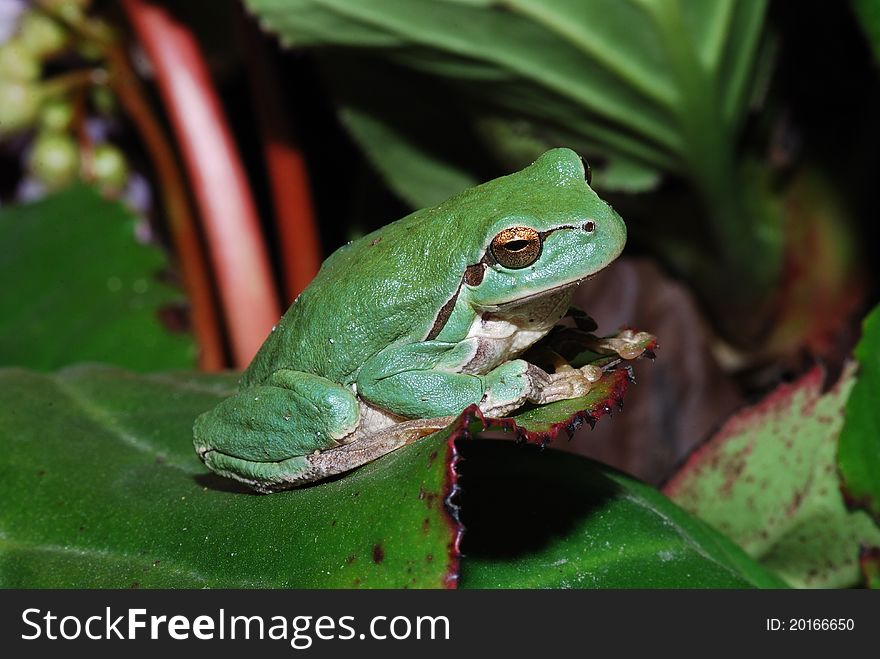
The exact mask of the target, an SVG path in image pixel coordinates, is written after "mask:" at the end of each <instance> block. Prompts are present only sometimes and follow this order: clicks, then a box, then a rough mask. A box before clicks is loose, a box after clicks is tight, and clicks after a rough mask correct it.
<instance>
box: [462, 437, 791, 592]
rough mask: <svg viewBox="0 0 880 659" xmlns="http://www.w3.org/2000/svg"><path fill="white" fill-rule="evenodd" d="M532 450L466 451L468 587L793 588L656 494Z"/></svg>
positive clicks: (483, 445) (493, 445)
mask: <svg viewBox="0 0 880 659" xmlns="http://www.w3.org/2000/svg"><path fill="white" fill-rule="evenodd" d="M532 448H534V447H518V446H514V445H511V444H508V443H501V442H476V443H474V444H473V445H471V444H464V445H462V446H461V452H462V455H463V457H464V460H463V461H462V465H461V471H462V476H461V485H462V488H463V492H464V493H463V496H462V498H461V506H462V521H463V523H464V525H465V528H466V529H467V530H466V532H465V535H464V542H463V543H462V551H463V552H464V555H465V559H463V560H462V563H461V580H460V584H461V587H464V588H746V587H764V588H779V587H784V586H785V584H784V582H782V581H780V580H779V579H778V578H776V577H774V576H772V575H771V574H769V573H768V572H767V571H766V570H765V569H764V568H762V567H760V566H759V565H758V564H756V563H755V562H754V561H752V560H751V559H749V558H748V557H747V556H746V555H745V554H744V553H743V552H742V550H741V549H740V548H739V547H737V546H735V545H734V544H733V543H732V542H730V541H729V540H728V539H726V538H725V537H723V536H722V535H720V534H719V533H718V532H716V531H715V530H714V529H712V528H710V527H709V526H707V525H706V524H704V523H702V522H700V521H699V520H697V519H695V518H693V517H691V516H690V515H689V514H687V513H686V512H684V511H683V510H682V509H681V508H679V507H678V506H676V505H675V504H674V503H672V502H671V501H670V500H669V499H667V498H666V497H664V496H663V495H662V494H660V493H659V492H657V491H656V490H655V489H653V488H651V487H648V486H647V485H644V484H643V483H639V482H638V481H636V480H634V479H632V478H628V477H626V476H624V475H622V474H620V473H618V472H615V471H614V470H613V469H609V468H608V467H605V466H602V465H599V464H598V463H595V462H592V461H590V460H587V459H585V458H580V457H574V456H572V455H571V454H569V453H562V452H560V451H553V450H546V451H543V452H541V451H540V449H535V450H527V449H532Z"/></svg>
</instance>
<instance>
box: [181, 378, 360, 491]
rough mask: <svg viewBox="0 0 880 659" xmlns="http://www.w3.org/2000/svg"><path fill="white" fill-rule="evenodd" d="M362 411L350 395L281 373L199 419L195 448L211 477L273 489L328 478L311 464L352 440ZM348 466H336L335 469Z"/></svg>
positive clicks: (325, 382) (327, 384)
mask: <svg viewBox="0 0 880 659" xmlns="http://www.w3.org/2000/svg"><path fill="white" fill-rule="evenodd" d="M360 411H361V410H360V405H359V404H358V400H357V398H356V397H355V396H354V394H353V393H352V391H351V390H350V389H347V388H346V387H343V386H341V385H339V384H337V383H335V382H332V381H330V380H328V379H326V378H323V377H320V376H317V375H314V374H312V373H304V372H300V371H291V370H279V371H276V372H275V373H273V374H272V375H271V376H270V377H269V379H268V380H267V381H266V382H265V383H264V384H261V385H258V386H253V387H247V388H245V389H242V390H241V391H239V392H238V393H237V394H235V395H234V396H231V397H229V398H227V399H226V400H224V401H222V402H221V403H220V404H218V405H217V406H216V407H215V408H214V409H212V410H210V411H208V412H206V413H204V414H202V415H201V416H200V417H199V418H198V419H197V420H196V422H195V425H194V427H193V434H194V440H193V443H194V445H195V448H196V451H197V452H198V454H199V456H200V457H201V458H202V460H204V462H205V464H206V465H208V467H210V468H211V469H212V470H213V471H215V472H217V473H219V474H221V475H224V476H228V477H231V478H234V479H236V480H239V481H242V482H244V483H247V484H248V485H250V486H251V487H253V488H254V489H257V490H260V491H272V490H277V489H281V488H284V487H291V486H294V485H299V484H302V483H307V482H310V481H314V480H318V479H320V478H324V477H326V476H328V475H330V474H329V473H326V469H324V468H319V467H316V466H315V464H314V460H313V459H312V458H313V454H314V453H315V452H320V451H323V450H328V449H332V448H333V447H336V446H339V445H341V444H343V443H344V442H346V441H350V439H349V438H351V437H352V436H353V434H354V433H355V432H356V430H357V427H358V423H359V421H360V417H361V415H360ZM352 466H356V465H352ZM352 466H349V467H345V468H344V467H343V466H342V465H341V464H340V465H337V467H338V471H345V470H346V469H351V468H352Z"/></svg>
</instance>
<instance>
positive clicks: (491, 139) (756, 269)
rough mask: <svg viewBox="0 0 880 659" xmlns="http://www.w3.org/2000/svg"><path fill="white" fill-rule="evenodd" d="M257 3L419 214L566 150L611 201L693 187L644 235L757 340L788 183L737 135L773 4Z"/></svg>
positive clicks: (652, 217)
mask: <svg viewBox="0 0 880 659" xmlns="http://www.w3.org/2000/svg"><path fill="white" fill-rule="evenodd" d="M245 4H246V6H247V7H248V8H249V9H250V11H251V12H253V13H254V14H255V15H256V16H257V18H258V19H259V21H260V24H261V25H262V26H263V27H264V28H265V29H267V30H269V31H271V32H273V33H275V34H277V35H278V36H279V38H280V40H281V42H282V43H283V44H285V45H288V46H291V47H301V48H311V49H313V50H314V53H315V57H316V59H317V60H318V61H319V62H322V63H323V70H324V74H325V78H326V79H327V81H328V87H329V88H330V90H331V92H332V93H333V94H334V95H335V97H336V101H337V105H338V106H339V108H340V114H341V116H342V118H343V120H344V122H345V123H346V125H347V126H348V127H349V128H350V131H351V133H352V135H353V136H354V137H355V139H356V140H357V141H358V142H359V143H360V145H361V146H362V148H363V150H364V151H365V153H366V154H367V156H368V158H369V159H370V161H371V162H372V163H373V164H374V165H375V166H376V168H377V170H378V171H379V172H380V173H381V174H382V175H383V176H384V177H385V179H386V180H387V181H388V183H389V186H390V187H391V188H392V189H393V190H394V191H395V192H396V193H397V194H398V195H399V196H400V197H401V198H402V199H404V200H405V201H407V202H408V203H409V204H410V205H411V206H413V207H415V208H418V207H423V206H428V205H433V204H436V203H438V202H439V201H441V200H443V199H445V198H447V197H449V196H451V195H452V194H454V193H457V192H460V191H461V190H462V189H463V188H464V187H466V186H468V185H472V184H473V183H474V182H477V181H482V180H486V179H487V178H492V177H494V176H497V175H498V174H499V173H503V172H508V171H511V170H514V169H518V168H521V167H523V166H524V165H526V164H528V163H529V162H531V161H533V160H534V159H535V158H536V157H537V156H538V155H539V154H541V153H542V152H544V151H545V150H547V149H549V148H551V147H557V146H567V147H570V148H572V149H575V150H576V151H578V152H579V153H580V154H581V155H583V156H584V157H585V158H586V159H587V160H588V161H589V162H590V163H591V164H592V167H593V170H594V172H595V184H596V187H597V189H598V190H599V191H600V192H601V193H603V194H604V193H607V192H610V191H612V190H617V191H626V192H638V191H645V190H647V189H650V188H651V187H653V186H656V184H657V183H658V182H659V181H660V180H661V178H662V177H663V176H665V175H672V176H675V177H679V178H682V179H684V180H686V181H687V182H688V183H689V184H690V185H689V186H687V187H686V188H678V191H679V192H678V193H677V194H673V195H672V196H671V197H670V196H667V197H662V198H661V199H659V200H657V199H652V200H651V201H650V202H648V203H647V204H646V207H647V208H648V209H650V210H644V211H643V212H644V217H643V218H640V219H643V220H644V221H645V222H646V223H645V224H644V225H641V226H642V227H644V229H645V231H642V230H641V229H638V228H637V230H636V231H634V232H633V236H634V238H635V239H637V240H638V239H641V240H642V241H643V243H642V244H644V245H646V246H647V247H648V248H649V249H651V250H655V251H656V252H657V253H658V254H660V255H661V257H662V258H664V259H665V260H666V261H667V262H668V263H669V264H670V265H671V266H672V267H673V268H674V269H676V270H677V271H678V273H679V274H680V275H682V276H683V277H685V278H687V279H689V280H691V281H692V282H693V284H694V286H695V288H696V289H697V290H698V293H699V294H701V295H702V296H703V297H704V298H705V300H706V301H707V303H708V305H709V306H710V313H711V315H712V320H713V322H714V323H715V324H716V325H717V326H718V327H719V328H720V329H721V331H722V332H723V333H724V334H725V335H726V338H728V339H729V340H731V341H732V342H734V343H739V344H742V345H746V344H749V343H750V342H751V341H754V340H755V339H754V337H753V336H752V335H751V334H749V335H747V336H742V332H740V331H738V328H739V327H740V323H741V319H742V318H743V317H753V316H757V317H758V318H759V321H757V322H760V318H762V317H763V316H762V315H761V314H755V308H756V307H758V308H763V307H762V305H765V306H766V307H769V304H768V302H769V301H770V300H771V298H772V294H773V293H774V292H775V291H776V290H777V287H778V285H779V279H780V276H781V274H782V265H783V247H784V232H783V227H784V213H783V210H784V209H783V208H782V206H781V205H779V204H776V203H774V201H775V198H776V195H777V194H778V188H772V187H768V186H765V180H766V178H767V177H766V174H767V172H766V171H765V170H766V166H764V165H763V161H762V163H761V165H760V166H759V169H760V170H761V175H755V171H754V169H755V168H754V167H749V166H747V164H746V163H750V164H754V163H751V160H750V159H749V158H747V157H743V156H744V154H745V153H746V152H745V151H744V150H743V149H742V145H741V144H740V139H739V138H740V133H741V127H742V125H743V123H744V119H745V115H746V113H747V112H748V109H749V107H750V100H753V99H752V94H753V92H754V91H755V89H756V88H757V87H756V81H757V80H759V79H760V76H759V75H758V73H762V72H763V73H766V72H767V71H769V70H770V68H771V66H772V58H773V52H774V51H773V49H772V47H771V46H772V38H769V37H768V38H765V32H766V30H765V14H766V8H767V2H766V0H702V1H700V2H681V1H679V0H505V1H504V2H497V1H496V0H293V1H291V2H289V1H287V0H245ZM764 79H766V76H764ZM414 80H417V81H418V82H416V84H413V81H414ZM762 153H763V151H762ZM487 156H488V157H489V159H490V160H491V161H493V163H494V167H491V168H490V169H489V170H488V173H487V171H486V169H485V167H484V165H485V161H486V159H487ZM761 158H763V156H761ZM682 193H683V194H682ZM682 199H684V201H685V204H684V206H683V207H682V206H681V205H680V203H681V202H682ZM661 206H662V207H661ZM636 208H639V207H638V206H637V207H636ZM642 208H645V207H642ZM660 221H662V222H663V225H664V228H663V230H658V231H654V230H652V229H651V227H652V226H653V224H648V223H652V222H654V223H656V222H660ZM707 254H711V255H712V258H711V259H709V258H706V255H707ZM765 325H766V323H763V324H761V326H762V327H764V326H765Z"/></svg>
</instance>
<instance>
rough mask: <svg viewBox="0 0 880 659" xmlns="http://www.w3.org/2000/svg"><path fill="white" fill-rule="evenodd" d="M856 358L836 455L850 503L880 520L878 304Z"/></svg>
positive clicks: (868, 319)
mask: <svg viewBox="0 0 880 659" xmlns="http://www.w3.org/2000/svg"><path fill="white" fill-rule="evenodd" d="M856 359H858V360H859V375H858V380H857V381H856V383H855V385H854V386H853V389H852V393H851V394H850V396H849V400H847V402H846V422H845V423H844V426H843V430H841V432H840V446H839V448H838V453H837V459H838V465H839V467H840V474H841V477H842V479H843V487H844V493H845V495H846V496H847V498H848V499H849V502H850V504H851V505H857V506H860V507H863V508H865V509H866V510H867V511H869V512H870V513H871V514H872V515H873V516H874V517H875V518H876V519H878V520H880V404H878V403H880V307H877V308H875V309H874V311H872V312H871V314H870V315H868V317H867V318H866V319H865V323H864V328H863V333H862V339H861V341H859V345H858V346H857V347H856Z"/></svg>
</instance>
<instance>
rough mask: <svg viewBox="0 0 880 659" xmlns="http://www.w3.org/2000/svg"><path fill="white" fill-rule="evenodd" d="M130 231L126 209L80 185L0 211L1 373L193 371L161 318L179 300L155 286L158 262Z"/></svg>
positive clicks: (185, 341) (158, 255)
mask: <svg viewBox="0 0 880 659" xmlns="http://www.w3.org/2000/svg"><path fill="white" fill-rule="evenodd" d="M134 226H135V218H134V216H133V215H132V213H131V212H130V211H128V210H127V209H126V208H125V207H124V206H122V205H121V204H119V203H116V202H111V201H108V200H105V199H103V198H102V197H101V196H100V195H99V194H98V193H97V192H96V191H95V190H94V189H92V188H90V187H86V186H82V185H79V186H75V187H73V188H70V189H68V190H66V191H64V192H61V193H58V194H55V195H52V196H50V197H48V198H46V199H44V200H42V201H39V202H36V203H33V204H27V205H23V206H13V207H9V208H4V209H3V210H0V245H2V248H0V279H2V280H3V286H0V309H3V313H2V314H0V365H7V366H9V365H17V366H27V367H29V368H36V369H41V370H51V369H54V368H58V367H60V366H64V365H67V364H70V363H74V362H81V361H104V362H112V363H115V364H119V365H121V366H125V367H128V368H133V369H137V370H158V369H163V368H183V367H191V366H193V365H194V361H195V346H194V344H193V341H192V338H191V337H190V336H189V335H187V334H182V333H176V334H172V333H170V332H169V331H168V330H167V329H166V328H165V327H164V326H163V324H162V322H161V321H160V318H159V313H160V310H161V309H162V308H163V307H165V306H167V305H170V304H173V303H180V302H181V300H182V298H181V295H180V292H179V291H176V290H174V289H173V288H172V287H171V286H169V285H168V284H165V283H163V282H161V281H159V280H158V278H157V275H159V274H160V271H161V270H162V269H163V268H165V267H166V266H167V262H166V258H165V256H164V255H163V254H162V252H161V251H160V250H158V249H156V248H155V247H151V246H147V245H143V244H140V243H138V242H137V240H136V238H135V234H134Z"/></svg>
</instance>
